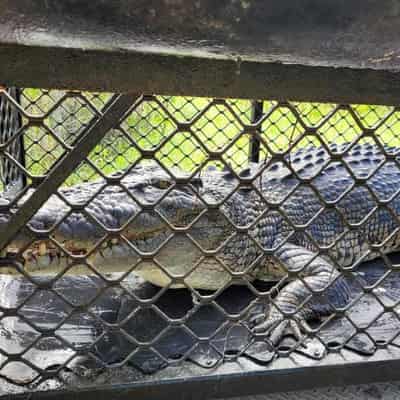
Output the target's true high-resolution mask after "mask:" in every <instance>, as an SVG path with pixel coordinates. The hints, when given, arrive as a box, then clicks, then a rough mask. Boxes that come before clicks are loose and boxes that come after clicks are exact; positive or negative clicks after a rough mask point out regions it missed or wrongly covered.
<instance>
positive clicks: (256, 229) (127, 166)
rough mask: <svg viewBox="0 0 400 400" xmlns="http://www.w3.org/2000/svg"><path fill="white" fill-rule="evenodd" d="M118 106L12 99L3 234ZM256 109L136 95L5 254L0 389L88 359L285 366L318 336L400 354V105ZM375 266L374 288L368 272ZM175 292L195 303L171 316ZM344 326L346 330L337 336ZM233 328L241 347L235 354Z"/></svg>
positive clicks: (90, 98)
mask: <svg viewBox="0 0 400 400" xmlns="http://www.w3.org/2000/svg"><path fill="white" fill-rule="evenodd" d="M111 99H112V95H111V94H108V93H86V92H78V91H59V90H40V89H24V90H21V91H17V90H15V89H13V90H10V91H7V92H6V91H3V92H2V93H1V95H0V117H1V120H0V129H1V147H0V149H1V178H2V179H1V180H2V189H3V195H2V197H1V201H2V202H1V206H2V214H1V215H0V223H1V224H2V229H3V230H7V220H8V218H9V216H10V215H12V214H13V213H15V210H16V209H19V208H21V207H23V204H24V202H25V201H26V199H27V198H28V197H29V195H30V194H32V192H34V191H35V190H38V188H40V184H41V182H43V181H44V179H51V177H52V171H53V169H54V167H55V165H57V163H58V162H60V160H62V158H63V157H65V155H66V154H68V153H69V152H70V151H71V149H73V148H74V146H76V143H77V142H78V141H79V139H80V138H81V137H82V136H84V135H85V134H86V132H87V130H88V129H89V127H90V126H91V125H92V124H93V123H94V122H96V121H99V120H101V118H102V117H103V115H104V110H106V108H107V105H108V104H109V102H110V100H111ZM257 103H258V104H260V102H252V101H248V100H232V99H225V100H224V99H210V98H189V97H187V98H186V97H166V96H155V95H154V96H153V95H145V96H141V97H140V99H139V100H138V101H136V102H135V103H134V104H132V107H131V108H130V109H129V112H128V113H127V114H125V116H124V117H123V118H122V120H121V121H120V122H119V123H117V124H115V126H114V127H113V129H111V130H109V131H108V133H107V134H106V136H105V137H104V138H103V139H102V140H101V141H100V142H99V143H97V145H96V146H95V147H94V148H93V149H92V150H91V152H90V153H89V155H88V157H86V158H84V159H83V160H82V162H81V163H80V165H79V167H78V168H77V169H76V170H75V171H74V173H73V174H71V175H69V176H67V177H66V179H65V181H64V184H63V185H62V186H61V187H59V188H57V187H54V192H53V194H52V195H51V198H50V200H49V201H48V202H47V203H45V205H44V206H43V207H42V208H40V209H39V210H35V214H34V216H33V217H32V218H31V220H30V222H29V224H28V225H27V227H26V229H25V231H24V232H21V233H20V234H18V235H17V236H16V237H14V238H12V240H11V242H10V243H9V245H8V247H7V248H6V249H4V250H3V251H2V259H1V267H0V272H2V273H4V274H2V275H1V276H2V279H3V280H4V282H3V281H2V282H3V283H2V285H3V286H2V287H1V289H0V293H1V298H0V337H1V336H2V335H3V332H5V333H6V334H7V335H8V336H7V340H4V341H2V340H0V381H1V380H3V381H4V382H7V383H8V384H12V385H16V386H22V387H26V388H32V387H34V386H35V385H36V387H40V385H41V384H42V383H43V382H44V381H46V380H49V379H52V380H56V381H59V382H63V379H64V372H65V371H66V370H69V371H71V370H72V371H75V369H74V368H75V367H74V366H75V365H76V364H77V363H78V361H79V360H81V359H82V358H83V357H86V360H90V361H91V362H92V363H94V364H95V365H96V366H97V367H99V366H100V367H101V368H102V369H112V368H116V367H121V366H125V365H127V364H130V365H133V366H136V367H138V368H139V369H143V368H144V367H143V366H144V365H145V366H147V369H148V370H157V369H159V368H161V367H165V366H174V365H178V364H180V363H183V362H186V361H187V360H191V361H193V360H197V362H198V364H200V365H203V364H205V365H211V366H213V365H215V363H214V361H215V360H216V361H215V362H216V363H221V362H223V361H224V360H229V359H234V358H237V357H239V356H241V355H243V354H245V353H246V351H248V350H249V349H250V348H251V346H252V345H254V343H255V342H257V343H258V345H260V344H259V343H260V342H262V343H263V345H265V346H267V347H266V348H267V349H268V351H269V352H272V353H274V354H275V355H277V356H284V355H287V354H289V353H292V352H294V351H300V350H301V347H302V346H303V347H304V346H305V345H306V344H307V343H309V341H310V340H311V341H314V342H315V341H316V342H317V343H319V345H320V346H322V348H323V349H324V352H325V353H328V352H337V351H340V350H341V349H343V348H344V347H345V346H350V345H351V343H352V342H353V341H354V340H356V339H358V340H361V339H362V338H364V339H363V340H368V341H369V342H370V343H372V347H374V348H382V347H387V346H388V345H393V346H398V343H399V342H398V335H399V333H400V319H399V316H398V304H399V301H400V297H399V296H398V295H397V296H396V293H395V292H396V291H395V290H393V287H395V282H396V280H398V276H397V274H398V270H399V265H398V264H396V261H395V260H394V261H393V259H391V258H390V257H389V256H387V253H391V252H395V250H396V249H397V247H398V245H399V243H400V236H399V233H398V232H399V222H400V221H399V212H400V205H399V204H398V201H397V200H396V199H397V197H398V194H399V191H400V187H399V186H400V179H399V178H400V165H399V159H398V150H399V149H400V114H399V112H398V110H397V108H396V107H383V106H367V105H337V104H317V103H314V104H311V103H294V102H276V101H267V100H266V101H263V102H261V105H262V107H261V109H259V113H258V114H257V113H255V112H254V107H255V105H256V104H257ZM260 113H261V114H260ZM255 143H256V144H257V149H258V151H259V153H258V158H259V160H260V161H259V162H258V163H252V159H253V158H252V156H251V154H250V153H252V155H253V156H254V145H255ZM10 187H11V188H13V190H10ZM377 257H380V258H381V259H382V265H383V266H384V267H383V268H381V269H380V270H374V271H373V273H371V274H372V275H371V274H369V275H368V273H365V271H364V270H363V269H362V268H364V267H362V265H361V264H362V263H363V262H368V261H369V260H372V259H374V258H377ZM363 265H366V264H363ZM365 275H368V276H367V277H366V276H365ZM371 276H373V278H371ZM71 277H73V279H74V281H73V282H74V285H75V284H76V285H78V284H79V285H83V287H85V288H87V290H83V291H82V293H80V294H79V296H78V295H77V292H76V291H75V290H74V288H71V282H72V281H71V280H70V279H72V278H71ZM346 280H347V281H348V282H347V281H346ZM16 282H18V287H17V284H16ZM148 282H150V283H151V284H153V286H151V285H149V283H148ZM238 284H239V285H241V286H243V288H242V289H241V290H243V293H244V294H243V293H242V292H241V293H242V296H243V297H242V300H241V301H242V303H241V305H240V307H239V309H238V308H237V307H236V308H235V307H233V306H232V304H231V303H232V297H230V296H235V294H234V293H236V292H235V291H234V290H236V289H234V288H235V286H236V285H238ZM143 285H144V286H143ZM146 285H147V286H146ZM143 287H145V290H144V289H143ZM17 289H18V292H17ZM230 291H233V292H232V293H233V294H232V293H231V292H230ZM171 293H174V295H173V296H176V298H177V299H178V302H179V301H180V300H179V299H180V298H184V296H188V295H189V296H192V297H193V299H192V300H190V301H189V304H190V307H186V308H185V307H184V302H182V309H181V310H178V311H177V307H176V306H175V308H174V309H173V310H174V311H171V305H170V304H169V303H168V302H169V301H170V300H168V299H170V296H171V295H170V294H171ZM230 293H231V294H230ZM168 296H169V297H168ZM182 296H183V297H182ZM121 299H122V301H121ZM235 301H236V300H235ZM105 303H107V304H108V306H107V307H109V308H107V307H106V309H105V311H104V304H105ZM109 304H114V306H115V307H119V311H118V318H117V319H115V318H114V319H112V318H111V317H110V315H111V314H110V313H112V312H113V310H112V307H111V306H109ZM185 304H187V302H186V303H185ZM38 305H39V307H38ZM40 305H42V308H43V309H42V311H40ZM362 307H364V308H365V307H366V311H365V313H364V314H363V313H361V314H360V313H355V312H352V310H354V309H357V310H359V309H362ZM178 309H179V307H178ZM114 311H115V310H114ZM265 316H266V317H267V318H265ZM338 320H340V321H341V322H340V323H341V324H342V326H345V327H346V329H345V331H344V333H343V335H342V336H341V337H335V338H334V339H332V338H330V339H329V338H328V336H329V335H328V336H327V334H326V333H325V328H326V327H327V326H329V324H334V323H335V321H338ZM149 321H150V322H151V323H150V324H149ZM199 321H203V322H204V321H206V322H204V323H203V325H202V324H199ZM388 321H390V323H389V322H388ZM141 324H142V325H143V324H147V325H146V329H137V328H138V327H140V326H142V325H141ZM383 325H385V326H387V325H390V326H391V329H386V330H385V331H384V335H382V334H381V333H382V332H380V331H379V327H380V326H383ZM77 326H80V327H81V328H80V329H79V330H77V329H76V327H77ZM238 329H239V330H240V329H241V330H242V333H241V334H242V336H243V334H245V335H246V338H247V344H245V345H243V344H241V345H236V347H235V344H234V343H233V341H232V343H231V342H230V337H231V336H232V335H233V334H234V331H235V330H238ZM243 332H244V333H243ZM233 336H234V335H233ZM177 338H180V339H179V340H178V339H177ZM287 338H289V339H290V340H291V341H290V340H289V342H288V341H287V340H286V339H287ZM365 338H367V339H365ZM293 339H295V340H293ZM285 340H286V342H285ZM177 341H179V343H181V346H180V347H179V346H178V347H179V348H178V347H176V348H175V347H174V350H173V351H172V350H171V346H172V344H174V346H175V344H176V343H177ZM2 343H3V344H2ZM4 343H6V344H7V346H5V345H4ZM282 343H283V344H282ZM288 343H289V345H288ZM229 346H233V350H235V351H233V350H232V349H231V348H230V347H229ZM46 349H54V353H51V352H50V353H49V352H47V353H48V354H53V356H49V355H48V356H47V357H48V358H49V359H46V356H43V354H42V353H44V354H45V353H46V351H45V350H46ZM249 351H250V350H249ZM199 354H201V355H202V357H203V358H201V360H204V359H206V361H205V362H203V361H201V360H200V357H199ZM249 354H250V353H249ZM207 357H209V359H207ZM259 357H261V355H260V354H259ZM271 358H272V357H271ZM210 360H211V361H210ZM212 360H214V361H212ZM202 363H203V364H202ZM207 363H209V364H207ZM16 371H17V372H16Z"/></svg>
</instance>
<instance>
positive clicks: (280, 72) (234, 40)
mask: <svg viewBox="0 0 400 400" xmlns="http://www.w3.org/2000/svg"><path fill="white" fill-rule="evenodd" d="M0 7H1V9H2V13H1V15H0V23H1V24H0V26H1V28H0V56H1V58H2V63H1V65H0V75H1V77H2V78H1V79H2V81H3V82H4V83H7V84H14V85H19V86H38V87H62V88H70V89H71V88H74V89H77V88H80V89H92V90H94V89H96V90H110V91H126V90H133V91H143V92H147V93H153V92H157V93H160V94H167V93H169V94H186V95H197V96H207V95H213V96H219V97H249V98H263V97H267V96H268V97H269V98H278V99H283V98H285V99H292V100H318V101H324V100H325V101H341V102H345V101H347V102H370V103H386V104H387V103H390V102H392V103H398V102H399V95H398V93H399V87H400V83H399V77H398V69H399V65H400V64H399V62H400V58H399V57H400V53H399V45H398V44H399V29H398V26H400V25H399V22H400V7H399V4H398V2H397V1H395V0H384V1H380V2H377V1H361V0H351V1H344V0H343V1H337V0H336V1H334V0H329V1H325V2H323V3H321V2H319V1H317V0H303V1H297V2H293V1H291V0H285V1H280V2H277V1H276V2H264V1H262V0H250V1H248V0H246V1H245V0H223V1H219V2H218V3H215V2H214V1H210V0H200V1H199V0H196V1H194V0H193V1H185V2H183V1H180V0H173V1H167V0H165V1H164V0H163V1H150V2H148V1H138V0H129V1H127V0H118V1H100V0H96V1H91V2H86V1H83V0H73V1H72V0H63V1H59V2H57V3H56V4H54V3H49V2H47V1H44V0H40V1H35V2H31V1H28V0H17V1H11V0H2V1H1V2H0ZM49 60H51V62H49Z"/></svg>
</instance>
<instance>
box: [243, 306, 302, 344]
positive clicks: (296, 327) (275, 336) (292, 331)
mask: <svg viewBox="0 0 400 400" xmlns="http://www.w3.org/2000/svg"><path fill="white" fill-rule="evenodd" d="M250 325H251V326H252V332H253V333H254V334H255V335H257V336H266V337H267V339H268V340H269V341H270V342H271V343H272V344H273V345H274V346H276V345H277V344H278V343H279V342H280V341H281V340H282V339H283V337H284V336H287V335H291V336H294V337H295V339H296V340H298V341H299V342H300V341H303V340H304V338H303V336H304V335H303V332H305V331H307V330H308V329H309V327H308V325H307V322H306V320H305V319H304V318H302V317H300V316H292V317H290V318H288V317H284V316H283V315H281V314H278V313H272V314H271V315H269V316H268V317H266V315H265V314H258V315H255V316H254V317H253V318H252V319H251V320H250Z"/></svg>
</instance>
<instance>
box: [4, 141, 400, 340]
mask: <svg viewBox="0 0 400 400" xmlns="http://www.w3.org/2000/svg"><path fill="white" fill-rule="evenodd" d="M395 150H396V149H394V148H386V152H387V153H388V154H392V155H393V154H394V152H395ZM331 151H332V152H333V153H335V154H343V153H344V154H343V160H342V162H339V161H335V162H331V163H330V164H329V155H328V152H327V151H326V150H325V149H324V148H322V147H320V148H317V147H308V148H305V149H302V150H299V151H297V152H295V153H293V154H291V155H290V158H289V156H286V158H285V160H286V165H284V163H282V161H276V162H271V163H269V164H267V166H266V165H263V164H260V165H257V164H253V165H251V166H250V167H249V168H247V169H246V170H244V171H243V172H242V174H241V176H242V178H244V179H247V182H245V184H244V185H242V186H241V188H240V189H239V190H236V191H234V190H235V188H236V186H237V179H236V178H235V177H234V175H233V174H232V173H231V172H224V171H218V170H216V169H213V168H210V169H208V170H207V171H205V172H203V173H202V174H201V175H200V177H197V178H196V179H195V180H194V181H192V182H191V183H190V184H188V183H183V184H180V185H176V186H174V185H175V183H174V181H173V179H171V177H170V176H169V175H168V174H167V173H166V172H165V171H164V170H162V169H161V168H160V167H158V166H156V165H155V164H153V163H149V164H148V165H144V166H142V167H136V168H134V169H132V170H131V171H130V172H129V173H128V174H127V175H126V176H125V177H124V178H123V179H122V184H123V187H124V188H122V187H121V186H112V187H108V188H106V189H105V190H103V191H100V192H99V193H98V194H97V196H96V197H95V198H94V200H93V201H91V202H90V204H89V205H88V206H86V207H85V210H86V211H87V212H88V213H89V214H90V215H91V216H92V217H93V219H96V220H97V221H98V222H99V223H100V224H104V225H105V226H106V227H108V228H112V229H114V230H115V235H117V233H118V234H121V235H120V236H117V237H118V239H115V240H114V241H111V242H110V241H108V242H107V241H103V242H102V244H101V245H99V248H101V250H99V251H95V252H93V253H90V257H89V261H90V262H91V263H92V264H93V265H94V266H95V267H96V268H98V269H99V270H100V271H102V272H110V271H113V270H127V269H128V268H130V267H132V266H133V265H135V268H134V270H133V272H134V273H136V274H138V275H140V276H142V277H143V278H144V279H146V280H148V281H150V282H152V283H154V284H156V285H159V286H167V285H168V286H170V287H182V286H185V285H188V286H191V287H194V288H200V289H211V290H215V289H218V288H221V287H222V286H224V285H226V284H228V283H243V282H244V281H246V280H247V281H252V280H254V279H262V280H276V279H281V278H285V281H287V282H288V284H287V285H286V286H284V287H283V289H281V290H280V292H279V294H278V295H277V296H276V297H275V298H274V299H273V306H272V307H271V310H270V312H269V313H268V314H267V315H260V316H258V317H256V318H255V320H254V321H255V324H256V325H255V327H254V331H255V332H257V333H262V334H266V335H268V336H269V337H270V338H271V340H272V341H273V342H276V341H278V340H279V339H280V338H281V336H282V335H283V333H284V332H285V331H287V329H289V330H290V331H292V333H294V334H295V335H296V336H300V330H301V328H305V329H306V328H307V326H306V324H305V320H307V319H308V318H310V317H314V316H316V315H317V316H318V315H321V314H323V313H329V312H332V311H333V310H334V308H333V304H331V302H333V303H334V305H335V306H343V305H344V304H345V303H346V300H347V298H348V295H349V293H348V292H347V286H346V284H345V283H344V282H343V279H341V276H340V272H339V271H340V269H341V268H345V267H349V266H351V265H353V264H354V263H356V262H357V261H358V260H360V259H361V258H362V259H363V260H368V259H373V258H375V257H377V256H378V255H379V253H378V252H377V251H376V249H375V248H374V247H373V246H374V245H380V251H382V252H383V253H387V252H391V251H394V250H396V249H398V247H399V243H400V235H399V234H398V233H397V229H398V222H397V216H398V214H399V212H400V200H398V198H397V196H395V194H396V193H397V191H398V190H399V189H400V170H399V168H398V167H397V160H395V157H394V156H393V157H392V160H391V161H387V162H386V163H384V164H383V166H381V163H382V161H383V160H384V157H383V156H382V151H381V150H380V149H379V148H378V147H377V146H375V145H371V144H364V145H356V146H353V147H352V148H351V149H350V150H349V146H348V145H341V146H332V147H331ZM287 165H290V169H292V170H293V171H291V170H290V169H289V168H288V166H287ZM321 169H322V172H321ZM376 169H377V171H376V172H375V173H373V172H374V171H375V170H376ZM349 171H351V172H349ZM175 172H176V171H175ZM351 174H353V177H352V176H351ZM370 175H372V176H371V177H370ZM299 177H300V178H302V179H304V180H305V181H306V182H307V183H303V184H302V183H301V180H300V179H299ZM354 178H356V179H358V180H359V181H360V183H361V184H362V186H357V187H354V188H353V186H354V185H353V181H354ZM100 188H101V184H100V183H99V182H95V183H87V184H81V185H76V186H74V187H72V188H68V189H61V190H60V193H61V195H62V196H64V197H65V198H66V199H67V200H68V201H70V202H74V203H77V202H78V203H79V202H81V203H84V201H85V199H88V198H90V197H92V196H93V195H94V194H95V193H96V192H97V191H99V190H100ZM233 191H234V193H233V194H231V193H232V192H233ZM127 192H129V193H131V196H132V197H130V195H128V194H127ZM166 193H168V195H166ZM163 195H164V196H163ZM261 195H262V197H261ZM161 197H162V200H161V201H159V202H157V201H158V199H160V198H161ZM132 198H135V199H137V200H138V201H139V202H140V203H141V204H142V205H143V204H157V205H156V206H155V207H154V208H155V209H156V210H157V212H158V213H160V214H161V215H162V216H163V218H165V219H167V220H168V221H169V222H170V223H171V224H172V225H173V226H175V227H177V228H185V227H189V225H190V228H188V229H187V230H184V231H183V232H180V233H176V234H175V236H174V237H171V232H170V230H169V229H168V228H167V226H166V224H165V223H163V222H162V220H161V218H160V217H159V216H157V215H156V213H155V212H154V211H149V210H150V209H151V207H147V208H146V209H145V210H144V211H142V212H141V213H139V214H138V212H139V210H140V206H139V205H138V203H137V202H135V201H134V200H133V199H132ZM224 199H225V201H224ZM23 201H24V199H22V201H21V202H23ZM377 201H378V202H380V203H381V204H380V205H379V207H378V205H377ZM334 203H335V204H334ZM207 204H214V205H215V204H220V206H219V207H214V208H213V209H212V210H207ZM333 204H334V205H333ZM67 209H68V207H67V206H66V205H65V204H64V203H63V202H62V201H61V200H60V199H59V198H58V197H56V196H52V197H51V198H50V199H49V201H48V202H47V203H46V204H45V205H44V207H43V208H42V209H41V210H40V211H39V212H38V213H37V214H36V216H35V217H34V218H33V219H32V221H31V226H32V227H33V228H34V229H40V230H49V229H51V228H52V227H53V226H54V225H55V224H56V223H57V222H58V219H59V218H60V215H62V214H64V213H66V211H67ZM7 220H8V216H7V215H0V226H3V229H6V223H7ZM193 221H194V223H193ZM191 224H192V225H191ZM236 227H240V232H237V229H236ZM51 236H52V237H53V238H54V240H55V241H57V242H58V243H60V244H61V245H62V247H63V248H65V249H67V251H68V252H70V253H72V254H83V253H85V252H86V251H87V250H88V249H90V248H92V247H93V246H95V244H96V243H98V242H99V241H100V240H102V237H103V236H104V231H103V230H102V229H101V228H100V226H99V224H97V223H95V222H94V221H93V220H92V219H84V218H82V217H79V216H78V215H77V214H74V215H71V216H69V217H68V218H66V219H64V220H63V222H62V223H61V224H59V225H58V226H57V228H56V229H55V230H54V231H52V234H51ZM27 240H28V239H27V238H26V237H24V236H23V235H22V234H21V235H20V236H19V237H18V238H15V240H14V241H13V243H11V245H10V246H9V251H10V253H12V254H18V255H19V259H20V261H21V263H22V265H23V268H25V269H26V270H27V271H30V272H37V271H44V272H46V273H49V272H50V271H54V270H58V269H63V268H66V267H67V265H68V263H69V260H68V258H67V257H65V256H62V254H61V253H62V252H61V251H60V250H59V249H58V248H57V247H56V246H55V245H54V243H53V242H52V241H49V240H47V241H37V242H35V245H34V246H30V249H29V250H28V251H23V250H22V248H23V246H24V245H25V243H26V242H27ZM164 242H167V243H166V244H165V245H164V246H161V245H162V244H163V243H164ZM197 246H200V247H202V248H203V249H206V250H208V251H209V254H208V256H207V257H205V256H204V255H203V254H202V252H201V251H200V250H199V249H198V247H197ZM371 246H372V247H371ZM160 247H161V249H160V250H158V249H159V248H160ZM210 251H211V252H210ZM139 253H146V254H147V255H149V254H155V259H156V260H157V261H159V262H160V263H161V264H162V265H163V267H160V266H159V265H158V264H157V263H154V262H151V261H142V262H140V263H139V264H137V265H136V263H137V262H138V261H139ZM147 259H148V258H146V260H147ZM232 275H234V277H233V278H232ZM172 278H173V282H172ZM320 293H322V294H323V295H320ZM332 293H333V295H332ZM332 299H333V300H332Z"/></svg>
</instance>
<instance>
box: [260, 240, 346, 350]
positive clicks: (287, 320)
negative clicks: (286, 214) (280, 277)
mask: <svg viewBox="0 0 400 400" xmlns="http://www.w3.org/2000/svg"><path fill="white" fill-rule="evenodd" d="M276 256H277V258H278V259H279V261H280V262H281V263H282V264H283V265H284V266H285V267H286V269H287V271H288V272H289V275H292V274H293V275H294V278H295V279H294V280H293V281H292V282H290V283H289V284H288V285H286V286H285V287H284V288H283V289H282V290H281V291H280V293H279V294H278V295H277V296H276V298H275V299H274V300H273V303H274V305H271V308H270V311H269V315H258V316H256V317H255V318H253V322H255V323H256V326H255V327H254V328H253V332H254V333H256V334H265V335H267V336H268V337H269V339H270V340H271V342H273V343H274V344H276V343H278V342H279V341H280V339H281V338H282V336H283V335H284V334H286V333H291V334H293V335H294V336H295V337H296V338H297V339H300V338H301V333H300V331H301V330H303V331H304V330H305V331H307V329H308V325H307V322H306V321H307V319H310V318H311V317H318V316H322V315H323V314H328V313H329V312H333V307H332V305H330V303H329V302H328V301H327V300H328V298H330V297H332V298H335V297H336V300H339V303H340V304H339V306H343V304H344V303H345V302H346V301H347V300H348V297H349V291H348V287H347V284H346V283H345V282H344V279H343V278H342V277H338V276H339V272H338V271H337V270H336V269H335V268H334V267H333V266H332V265H331V264H330V263H329V262H328V261H326V260H325V259H324V258H322V257H320V256H318V255H317V254H316V253H315V252H312V251H310V250H307V249H305V248H304V247H301V246H297V245H294V244H290V243H287V244H285V245H283V246H282V247H281V248H280V249H279V250H277V252H276ZM332 291H334V293H332ZM312 292H313V293H314V294H313V297H312V299H310V300H309V301H307V303H306V304H304V305H303V304H302V303H303V302H304V301H305V300H307V299H308V298H309V297H310V295H311V293H312ZM328 292H331V294H333V296H329V293H328ZM315 297H317V299H315V300H316V301H315V300H314V298H315ZM321 302H322V303H323V304H322V303H321ZM336 303H337V301H336Z"/></svg>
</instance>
